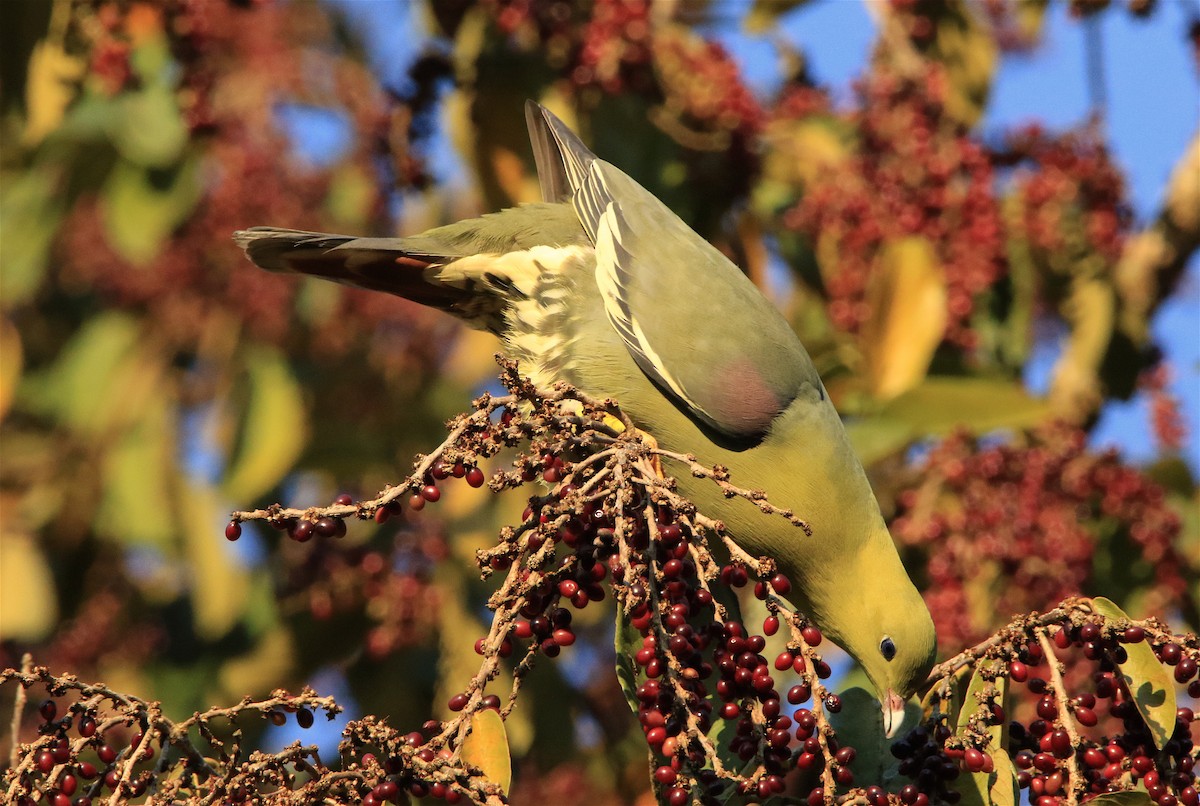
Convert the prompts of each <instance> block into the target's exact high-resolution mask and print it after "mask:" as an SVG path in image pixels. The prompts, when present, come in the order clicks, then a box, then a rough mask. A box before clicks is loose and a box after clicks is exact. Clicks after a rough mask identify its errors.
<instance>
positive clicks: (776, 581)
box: [771, 574, 792, 596]
mask: <svg viewBox="0 0 1200 806" xmlns="http://www.w3.org/2000/svg"><path fill="white" fill-rule="evenodd" d="M771 588H772V589H773V590H774V591H775V592H776V593H778V594H779V595H780V596H787V595H788V594H789V593H791V591H792V583H791V581H790V580H789V579H788V578H787V577H786V576H784V575H783V574H776V575H775V576H773V577H771Z"/></svg>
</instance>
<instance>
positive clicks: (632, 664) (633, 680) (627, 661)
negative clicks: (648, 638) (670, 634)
mask: <svg viewBox="0 0 1200 806" xmlns="http://www.w3.org/2000/svg"><path fill="white" fill-rule="evenodd" d="M641 639H642V636H641V635H640V634H639V633H638V631H637V630H635V629H634V628H633V627H632V626H631V625H630V623H629V619H628V617H627V616H626V615H625V608H623V607H621V606H620V605H618V606H617V626H616V631H615V634H614V636H613V647H614V649H615V650H616V652H617V682H618V683H620V684H621V691H623V692H625V702H627V703H629V709H630V710H631V711H633V713H634V714H635V715H636V714H637V712H638V698H637V685H638V684H637V665H636V661H634V659H633V656H634V655H635V654H636V653H637V651H638V650H639V649H641V648H642V640H641Z"/></svg>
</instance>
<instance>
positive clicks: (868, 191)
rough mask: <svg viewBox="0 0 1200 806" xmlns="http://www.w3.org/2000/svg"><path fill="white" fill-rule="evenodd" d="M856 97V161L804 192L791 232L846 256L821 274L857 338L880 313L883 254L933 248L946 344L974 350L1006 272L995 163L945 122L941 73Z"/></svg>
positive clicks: (894, 79) (888, 76) (883, 74)
mask: <svg viewBox="0 0 1200 806" xmlns="http://www.w3.org/2000/svg"><path fill="white" fill-rule="evenodd" d="M856 89H857V92H858V96H859V105H858V107H857V109H856V110H855V111H854V112H853V113H852V114H851V115H850V116H849V118H848V120H847V122H848V123H849V124H850V126H851V127H852V128H853V130H854V132H855V134H856V136H857V137H856V139H857V146H856V147H855V149H854V152H853V154H852V155H851V156H850V158H848V159H846V160H844V161H843V162H841V163H840V164H839V165H838V166H837V167H836V168H835V169H833V170H830V171H828V172H826V173H825V174H823V175H822V176H820V177H819V179H818V180H817V181H816V182H814V183H812V184H811V185H810V186H809V187H807V188H805V189H804V195H803V197H802V198H801V199H800V201H799V202H798V203H797V204H796V205H795V206H794V207H792V208H791V209H789V210H788V211H787V212H786V213H785V214H784V216H783V222H784V226H786V227H787V228H788V229H792V230H795V231H797V232H799V233H800V234H801V235H803V236H805V237H806V238H807V239H808V240H809V241H810V242H811V243H812V244H813V246H814V248H816V249H817V250H818V251H819V252H820V253H821V254H825V253H828V254H836V255H837V259H836V261H831V262H827V263H826V264H825V265H823V266H822V269H823V270H824V271H825V272H827V274H825V275H824V285H825V292H826V294H827V295H828V299H829V302H828V308H829V315H830V317H831V319H832V320H833V323H834V324H835V325H836V326H837V327H838V328H840V329H842V330H844V331H847V332H851V333H854V332H857V331H858V330H859V329H860V328H861V327H862V325H863V323H864V322H865V321H866V320H867V317H868V316H869V315H870V313H871V312H870V310H869V306H868V302H867V290H868V288H869V286H870V282H871V277H872V274H873V272H874V271H875V270H876V268H877V260H878V258H879V256H880V254H881V252H882V249H883V247H884V246H885V245H886V244H887V243H888V242H890V241H892V240H894V239H897V238H902V237H907V236H920V237H923V238H925V239H927V240H928V242H929V243H930V244H931V245H932V247H933V250H934V253H935V254H936V256H937V258H938V261H939V263H940V264H941V266H942V269H943V271H944V276H945V281H946V293H947V296H946V305H947V327H946V340H947V342H949V343H950V344H954V345H957V346H959V347H961V348H964V349H970V348H972V347H974V345H975V344H976V341H977V339H976V337H975V334H974V332H973V331H972V330H971V327H970V319H971V315H972V313H973V311H974V310H975V299H976V297H977V296H978V295H979V294H980V293H981V292H983V291H984V290H986V289H987V288H989V287H990V286H991V285H992V284H993V283H994V282H996V280H997V279H999V278H1000V277H1001V276H1002V275H1003V274H1004V272H1005V271H1006V266H1007V263H1006V255H1005V245H1004V230H1003V226H1002V221H1001V217H1000V209H999V205H998V203H997V201H996V198H995V196H994V194H993V188H992V185H993V181H994V178H993V171H992V165H991V162H990V160H989V158H988V154H987V152H986V150H985V149H984V148H983V147H982V146H981V145H980V144H979V143H978V142H977V141H976V140H975V139H974V138H973V137H971V136H970V135H969V134H968V132H967V131H966V129H965V127H964V126H963V125H961V124H960V123H958V122H956V121H955V120H954V119H953V118H951V117H950V116H949V115H948V114H947V113H946V109H945V98H946V92H947V87H946V78H945V76H944V75H943V73H942V72H941V71H940V70H938V69H936V68H934V67H930V68H929V70H928V71H927V72H926V74H925V75H924V76H923V77H922V78H920V79H911V78H904V77H901V76H898V75H894V74H892V73H890V72H887V71H885V70H882V69H879V70H876V71H874V72H872V73H871V74H870V75H869V76H868V77H866V78H864V79H861V80H860V81H859V82H858V84H857V86H856ZM784 97H785V98H786V97H788V96H786V95H785V96H784Z"/></svg>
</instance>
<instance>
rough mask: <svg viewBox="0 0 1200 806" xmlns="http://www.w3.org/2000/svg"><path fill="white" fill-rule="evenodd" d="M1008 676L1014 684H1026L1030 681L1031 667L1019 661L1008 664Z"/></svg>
mask: <svg viewBox="0 0 1200 806" xmlns="http://www.w3.org/2000/svg"><path fill="white" fill-rule="evenodd" d="M1008 676H1009V677H1010V678H1012V681H1013V682H1014V683H1024V682H1025V681H1026V680H1028V679H1029V667H1028V666H1026V665H1025V664H1024V663H1021V661H1019V660H1014V661H1013V662H1012V663H1010V664H1008Z"/></svg>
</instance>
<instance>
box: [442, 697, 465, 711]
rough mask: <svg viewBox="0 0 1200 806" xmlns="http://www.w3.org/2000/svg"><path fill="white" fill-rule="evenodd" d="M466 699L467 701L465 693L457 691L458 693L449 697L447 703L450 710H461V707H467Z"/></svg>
mask: <svg viewBox="0 0 1200 806" xmlns="http://www.w3.org/2000/svg"><path fill="white" fill-rule="evenodd" d="M468 701H469V698H468V697H467V695H466V694H463V693H459V694H455V695H454V696H453V697H451V698H450V702H449V703H448V704H447V705H448V707H449V708H450V710H451V711H461V710H462V709H464V708H466V707H467V702H468Z"/></svg>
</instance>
